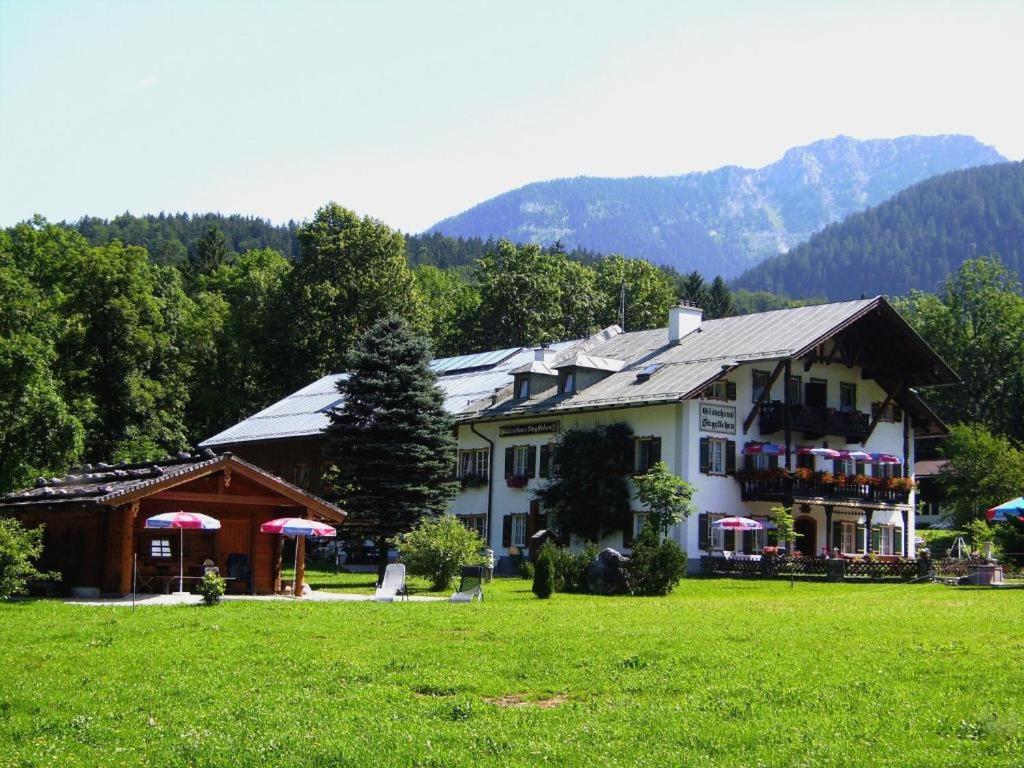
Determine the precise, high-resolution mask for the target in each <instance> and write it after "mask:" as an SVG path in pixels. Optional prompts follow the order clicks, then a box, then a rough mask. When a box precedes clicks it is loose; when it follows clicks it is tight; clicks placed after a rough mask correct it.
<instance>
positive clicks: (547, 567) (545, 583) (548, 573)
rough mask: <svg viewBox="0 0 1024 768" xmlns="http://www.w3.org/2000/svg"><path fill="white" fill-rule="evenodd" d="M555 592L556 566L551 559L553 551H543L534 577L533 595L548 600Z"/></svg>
mask: <svg viewBox="0 0 1024 768" xmlns="http://www.w3.org/2000/svg"><path fill="white" fill-rule="evenodd" d="M554 591H555V564H554V561H553V560H552V558H551V550H547V551H545V550H544V549H543V548H542V549H541V553H540V556H539V557H538V558H537V564H536V566H535V568H534V575H533V594H535V595H536V596H537V597H539V598H540V599H541V600H547V599H548V598H549V597H551V593H552V592H554Z"/></svg>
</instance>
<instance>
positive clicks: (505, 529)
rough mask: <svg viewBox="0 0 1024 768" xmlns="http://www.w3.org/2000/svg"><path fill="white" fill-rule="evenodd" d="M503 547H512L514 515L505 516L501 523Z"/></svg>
mask: <svg viewBox="0 0 1024 768" xmlns="http://www.w3.org/2000/svg"><path fill="white" fill-rule="evenodd" d="M501 546H503V547H511V546H512V515H505V517H504V518H502V521H501Z"/></svg>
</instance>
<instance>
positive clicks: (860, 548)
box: [854, 525, 865, 554]
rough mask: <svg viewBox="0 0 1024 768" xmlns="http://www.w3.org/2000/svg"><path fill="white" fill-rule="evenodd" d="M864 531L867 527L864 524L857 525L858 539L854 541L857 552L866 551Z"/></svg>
mask: <svg viewBox="0 0 1024 768" xmlns="http://www.w3.org/2000/svg"><path fill="white" fill-rule="evenodd" d="M864 531H865V528H864V526H863V525H858V526H857V541H856V542H855V543H854V548H855V551H856V552H857V554H862V553H863V552H864V538H865V534H864Z"/></svg>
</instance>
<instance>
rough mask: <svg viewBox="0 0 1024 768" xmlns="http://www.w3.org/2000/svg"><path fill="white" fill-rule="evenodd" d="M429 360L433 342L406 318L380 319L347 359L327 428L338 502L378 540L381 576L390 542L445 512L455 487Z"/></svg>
mask: <svg viewBox="0 0 1024 768" xmlns="http://www.w3.org/2000/svg"><path fill="white" fill-rule="evenodd" d="M429 363H430V345H429V344H428V342H427V340H426V339H425V338H423V337H421V336H419V335H417V334H416V333H414V332H413V331H412V330H411V329H410V328H409V325H408V324H407V323H406V321H405V320H403V319H402V318H400V317H397V316H391V317H387V318H384V319H382V320H379V321H378V322H376V323H375V324H374V325H372V326H371V327H370V329H369V330H368V331H367V332H366V333H365V334H364V335H363V336H362V337H361V338H360V339H359V340H358V341H357V342H356V344H355V346H354V347H353V348H352V350H351V351H350V352H349V354H348V359H347V365H346V370H347V371H348V377H347V378H345V379H343V380H342V381H340V382H339V383H338V391H339V392H340V393H341V395H342V396H343V397H344V401H343V403H342V404H341V406H340V407H339V408H338V410H336V411H334V412H333V413H331V424H330V426H329V427H328V428H327V446H326V449H325V452H326V457H327V458H328V460H329V461H331V463H332V464H333V465H334V467H335V470H334V480H333V482H334V485H335V488H336V490H337V494H338V497H339V498H338V500H339V502H340V503H341V505H342V506H343V507H344V508H345V510H346V511H347V512H348V514H349V516H350V519H351V520H352V521H353V522H355V523H359V524H360V525H363V526H365V527H366V528H367V529H368V530H370V531H371V532H372V535H373V537H374V538H375V539H377V541H378V543H379V550H380V560H379V562H378V567H379V572H380V575H381V577H383V575H384V568H385V567H386V565H387V549H388V547H387V540H388V539H389V538H391V537H393V536H396V535H398V534H399V533H404V532H406V531H408V530H410V529H411V528H412V527H413V525H414V524H415V523H416V522H417V521H418V520H419V519H420V518H421V517H423V516H424V515H436V514H440V513H442V512H444V511H445V510H446V508H447V506H448V502H449V501H451V499H452V497H453V496H454V495H455V492H456V489H457V484H456V482H455V480H454V479H453V476H452V467H454V466H455V457H456V444H455V438H454V431H453V425H452V419H451V416H450V415H449V414H448V413H447V412H446V411H445V410H444V395H443V393H442V392H441V390H440V389H439V388H438V386H437V378H436V376H435V375H434V373H433V371H431V370H430V366H429Z"/></svg>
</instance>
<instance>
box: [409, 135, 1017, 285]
mask: <svg viewBox="0 0 1024 768" xmlns="http://www.w3.org/2000/svg"><path fill="white" fill-rule="evenodd" d="M1003 161H1005V158H1003V157H1002V156H1001V155H1000V154H999V153H998V152H996V150H995V149H993V148H992V147H989V146H986V145H984V144H982V143H981V142H979V141H978V140H977V139H974V138H972V137H970V136H903V137H900V138H896V139H873V140H868V141H861V140H857V139H852V138H850V137H848V136H838V137H836V138H833V139H826V140H823V141H818V142H815V143H813V144H809V145H807V146H804V147H795V148H793V149H790V150H789V151H787V152H786V153H785V155H783V157H782V159H780V160H779V161H777V162H775V163H772V164H771V165H768V166H765V167H764V168H759V169H749V168H739V167H737V166H726V167H724V168H719V169H718V170H714V171H709V172H706V173H687V174H684V175H681V176H664V177H636V178H629V179H610V178H595V177H579V178H574V179H557V180H554V181H545V182H538V183H534V184H528V185H527V186H525V187H521V188H519V189H516V190H512V191H511V192H506V193H504V194H502V195H498V196H497V197H495V198H492V199H490V200H487V201H486V202H483V203H480V204H479V205H476V206H474V207H473V208H470V209H469V210H468V211H465V212H463V213H460V214H458V215H457V216H452V217H451V218H448V219H444V220H443V221H441V222H438V223H437V224H435V225H434V226H433V227H431V228H430V229H429V230H427V231H428V232H440V233H443V234H446V235H450V236H453V237H480V238H485V239H486V238H488V237H495V238H498V237H505V238H508V239H510V240H514V241H518V242H536V243H541V244H545V245H547V244H550V243H553V242H555V241H556V240H558V241H561V242H562V243H563V244H564V245H565V246H566V247H568V248H573V247H581V248H588V249H592V250H595V251H599V252H602V253H622V254H624V255H627V256H640V257H643V258H646V259H649V260H651V261H653V262H656V263H659V264H666V265H669V266H672V267H675V268H676V269H678V270H679V271H681V272H688V271H691V270H693V269H698V270H700V271H701V272H702V273H704V274H705V275H708V276H711V275H716V274H721V275H723V276H727V277H731V276H735V275H738V274H739V273H740V272H742V271H743V270H744V269H745V268H747V267H750V266H752V265H754V264H756V263H758V262H759V261H761V260H763V259H765V258H767V257H769V256H772V255H775V254H778V253H780V252H784V251H786V250H788V249H789V248H791V247H792V246H794V245H795V244H796V243H799V242H802V241H804V240H806V239H807V238H808V237H810V236H811V235H812V234H813V233H814V232H817V231H818V230H820V229H821V228H822V227H824V226H826V225H827V224H830V223H832V222H835V221H839V220H841V219H843V218H845V217H846V216H847V215H849V214H850V213H853V212H855V211H860V210H863V209H864V208H866V207H868V206H871V205H877V204H878V203H880V202H882V201H884V200H886V199H887V198H889V197H891V196H892V195H894V194H895V193H896V192H899V191H900V190H901V189H904V188H905V187H907V186H909V185H911V184H914V183H916V182H918V181H922V180H923V179H926V178H928V177H930V176H935V175H937V174H941V173H945V172H947V171H951V170H958V169H961V168H968V167H972V166H978V165H985V164H989V163H998V162H1003Z"/></svg>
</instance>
